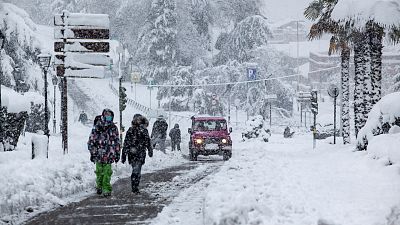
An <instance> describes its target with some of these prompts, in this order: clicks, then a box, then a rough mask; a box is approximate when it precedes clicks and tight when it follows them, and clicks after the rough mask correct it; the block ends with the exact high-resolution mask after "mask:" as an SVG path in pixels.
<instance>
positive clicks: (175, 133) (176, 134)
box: [169, 124, 181, 151]
mask: <svg viewBox="0 0 400 225" xmlns="http://www.w3.org/2000/svg"><path fill="white" fill-rule="evenodd" d="M169 137H170V138H171V147H172V151H175V149H178V151H180V150H181V130H180V129H179V124H175V125H174V128H172V129H171V130H170V131H169Z"/></svg>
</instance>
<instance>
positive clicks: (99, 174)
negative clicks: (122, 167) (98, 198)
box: [96, 162, 112, 194]
mask: <svg viewBox="0 0 400 225" xmlns="http://www.w3.org/2000/svg"><path fill="white" fill-rule="evenodd" d="M111 174H112V168H111V164H108V163H98V162H97V163H96V186H97V188H98V189H101V190H102V191H103V194H105V193H110V192H111V191H112V187H111V183H110V182H111Z"/></svg>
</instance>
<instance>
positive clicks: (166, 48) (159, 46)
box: [148, 0, 178, 66]
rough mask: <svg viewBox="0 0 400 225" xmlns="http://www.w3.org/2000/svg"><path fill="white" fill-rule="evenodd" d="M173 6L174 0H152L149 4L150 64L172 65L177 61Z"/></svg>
mask: <svg viewBox="0 0 400 225" xmlns="http://www.w3.org/2000/svg"><path fill="white" fill-rule="evenodd" d="M175 7H176V5H175V0H153V2H152V4H151V9H150V15H149V22H150V23H151V24H152V26H151V28H150V46H149V49H148V50H149V57H150V64H151V65H154V66H173V65H175V64H176V62H177V61H178V54H177V53H178V52H177V44H176V33H177V31H176V12H175Z"/></svg>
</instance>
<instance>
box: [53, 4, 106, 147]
mask: <svg viewBox="0 0 400 225" xmlns="http://www.w3.org/2000/svg"><path fill="white" fill-rule="evenodd" d="M54 26H55V28H54V39H55V41H54V52H55V54H56V55H55V58H56V59H55V66H56V71H57V76H59V77H61V79H62V90H61V112H62V115H61V120H62V125H61V128H62V130H61V131H62V142H63V144H62V146H63V149H64V154H66V153H68V105H67V102H68V99H67V96H68V95H67V77H75V78H101V77H103V76H104V67H105V66H109V65H110V64H111V60H110V57H109V56H108V54H107V53H108V52H109V51H110V43H109V41H108V40H109V39H110V29H109V27H110V19H109V16H108V15H106V14H82V13H69V12H68V11H63V13H62V14H56V15H55V16H54Z"/></svg>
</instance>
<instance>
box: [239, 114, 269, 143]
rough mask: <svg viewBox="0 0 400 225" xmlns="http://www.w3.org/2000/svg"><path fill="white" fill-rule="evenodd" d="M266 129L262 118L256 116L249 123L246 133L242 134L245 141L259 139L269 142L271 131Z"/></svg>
mask: <svg viewBox="0 0 400 225" xmlns="http://www.w3.org/2000/svg"><path fill="white" fill-rule="evenodd" d="M268 131H269V130H268V129H265V122H264V119H263V117H262V116H260V115H258V116H254V117H252V118H250V120H249V121H247V127H246V131H245V132H244V133H243V134H242V136H243V139H244V140H246V139H247V140H249V139H257V140H262V141H264V142H268V140H269V138H270V137H271V131H269V132H268Z"/></svg>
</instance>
